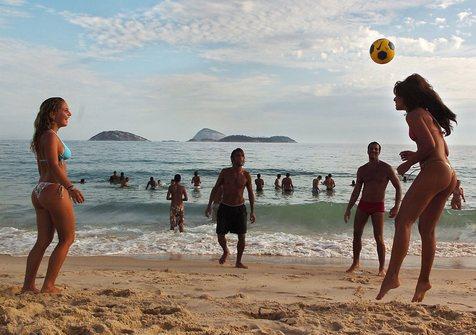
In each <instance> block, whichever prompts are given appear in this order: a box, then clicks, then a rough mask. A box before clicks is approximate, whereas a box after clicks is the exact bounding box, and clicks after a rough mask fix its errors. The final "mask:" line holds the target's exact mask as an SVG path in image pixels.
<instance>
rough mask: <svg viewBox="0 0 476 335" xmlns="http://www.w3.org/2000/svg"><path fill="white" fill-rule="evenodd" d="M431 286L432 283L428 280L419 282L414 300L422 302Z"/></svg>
mask: <svg viewBox="0 0 476 335" xmlns="http://www.w3.org/2000/svg"><path fill="white" fill-rule="evenodd" d="M430 288H431V284H430V282H428V281H425V282H420V281H419V282H418V283H417V286H416V288H415V294H414V295H413V299H412V302H422V301H423V298H424V297H425V293H426V291H428V290H429V289H430Z"/></svg>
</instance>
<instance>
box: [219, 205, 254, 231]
mask: <svg viewBox="0 0 476 335" xmlns="http://www.w3.org/2000/svg"><path fill="white" fill-rule="evenodd" d="M246 224H247V213H246V206H245V205H244V204H243V205H240V206H228V205H225V204H220V206H219V207H218V212H217V229H216V233H217V234H218V235H225V234H228V233H233V234H239V235H241V234H246V228H247V226H246Z"/></svg>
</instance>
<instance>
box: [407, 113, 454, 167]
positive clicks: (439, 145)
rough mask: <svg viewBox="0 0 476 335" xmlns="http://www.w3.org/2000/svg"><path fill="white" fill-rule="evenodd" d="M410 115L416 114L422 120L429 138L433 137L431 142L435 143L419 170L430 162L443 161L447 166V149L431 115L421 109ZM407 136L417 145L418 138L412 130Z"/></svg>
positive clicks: (439, 129)
mask: <svg viewBox="0 0 476 335" xmlns="http://www.w3.org/2000/svg"><path fill="white" fill-rule="evenodd" d="M410 113H418V117H420V118H422V119H423V121H424V122H425V124H426V125H427V127H428V129H429V130H430V133H431V136H432V137H433V141H434V142H435V149H434V150H433V151H432V152H431V154H430V155H429V156H428V157H427V158H426V159H425V160H424V161H422V162H420V166H421V168H422V169H423V168H424V166H425V163H427V162H431V161H443V162H445V163H448V164H449V160H448V154H449V153H448V147H447V145H446V142H445V139H444V137H443V133H442V130H441V128H440V126H439V125H437V123H436V121H435V119H434V118H433V116H432V115H431V113H430V112H429V111H427V110H424V109H422V108H419V109H416V110H414V111H412V112H410ZM409 135H410V138H411V139H412V140H413V141H415V142H416V143H417V145H418V138H416V136H415V135H414V133H413V131H412V129H409Z"/></svg>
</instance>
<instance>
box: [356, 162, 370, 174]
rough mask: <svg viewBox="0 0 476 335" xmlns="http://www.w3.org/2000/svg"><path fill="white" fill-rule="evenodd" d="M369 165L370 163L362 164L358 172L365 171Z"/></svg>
mask: <svg viewBox="0 0 476 335" xmlns="http://www.w3.org/2000/svg"><path fill="white" fill-rule="evenodd" d="M368 167H369V163H365V164H364V165H362V166H360V167H359V168H358V169H357V174H359V173H364V172H365V170H367V168H368Z"/></svg>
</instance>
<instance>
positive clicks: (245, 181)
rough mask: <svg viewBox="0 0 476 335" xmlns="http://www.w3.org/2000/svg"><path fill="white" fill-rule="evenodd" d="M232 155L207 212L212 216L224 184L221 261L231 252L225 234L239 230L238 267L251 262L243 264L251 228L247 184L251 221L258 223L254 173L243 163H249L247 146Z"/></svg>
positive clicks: (220, 211) (219, 218)
mask: <svg viewBox="0 0 476 335" xmlns="http://www.w3.org/2000/svg"><path fill="white" fill-rule="evenodd" d="M230 158H231V163H232V167H231V168H225V169H223V170H221V172H220V175H219V176H218V180H217V182H216V184H215V186H214V187H213V189H212V192H211V194H210V200H209V201H208V206H207V209H206V211H205V215H206V216H207V217H210V214H211V212H212V201H213V199H214V198H215V194H216V192H218V191H219V189H220V187H222V188H223V197H222V200H221V203H220V206H219V208H218V213H217V227H216V233H217V236H218V243H219V244H220V246H221V247H222V249H223V255H222V256H221V258H220V261H219V262H220V264H223V263H225V261H226V258H227V257H228V255H229V254H230V251H229V250H228V246H227V244H226V238H225V234H227V233H228V232H230V233H234V234H238V244H237V246H236V249H237V255H236V264H235V266H236V267H237V268H242V269H247V266H245V265H243V263H242V262H241V258H242V256H243V251H244V250H245V236H246V230H247V226H246V223H247V222H246V221H247V213H246V206H245V199H244V198H243V191H244V189H245V187H246V190H247V191H248V199H249V201H250V221H251V223H254V222H255V220H256V217H255V213H254V203H255V196H254V194H253V186H252V184H251V175H250V173H249V172H248V171H246V170H245V169H244V168H243V165H244V164H245V153H244V151H243V149H241V148H237V149H235V150H233V151H232V153H231V156H230Z"/></svg>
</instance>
